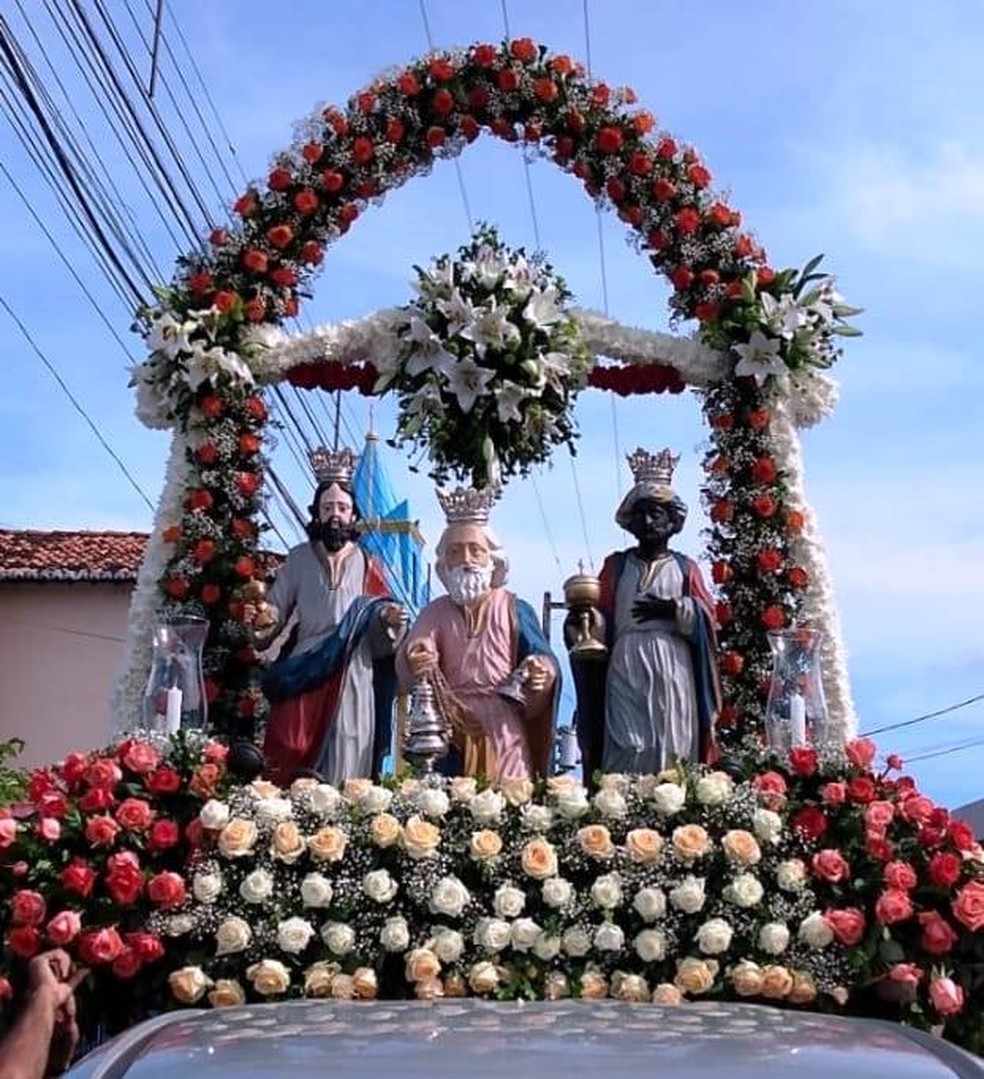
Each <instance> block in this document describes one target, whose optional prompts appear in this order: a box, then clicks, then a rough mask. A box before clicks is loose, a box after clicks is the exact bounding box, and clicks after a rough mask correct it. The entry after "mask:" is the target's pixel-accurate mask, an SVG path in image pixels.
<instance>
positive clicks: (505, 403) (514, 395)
mask: <svg viewBox="0 0 984 1079" xmlns="http://www.w3.org/2000/svg"><path fill="white" fill-rule="evenodd" d="M535 396H536V393H535V391H532V390H528V389H526V388H525V387H524V386H520V385H519V383H517V382H510V381H509V380H508V379H507V380H505V381H504V382H503V383H502V385H501V386H500V387H499V389H498V390H497V391H496V394H495V407H496V412H498V414H499V419H500V420H502V422H503V423H509V422H510V421H512V422H513V423H522V422H523V414H522V413H521V412H520V411H519V406H520V405H521V404H522V403H523V401H525V400H526V398H527V397H535Z"/></svg>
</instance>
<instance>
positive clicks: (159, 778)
mask: <svg viewBox="0 0 984 1079" xmlns="http://www.w3.org/2000/svg"><path fill="white" fill-rule="evenodd" d="M146 786H147V790H148V791H150V793H151V794H174V793H175V791H178V790H180V789H181V776H180V775H179V774H178V773H177V772H176V771H175V770H174V769H173V768H169V767H167V766H166V765H165V766H164V767H163V768H158V769H157V770H156V771H155V772H152V773H151V774H150V775H149V776H147V779H146Z"/></svg>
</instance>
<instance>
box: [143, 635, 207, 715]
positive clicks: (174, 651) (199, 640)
mask: <svg viewBox="0 0 984 1079" xmlns="http://www.w3.org/2000/svg"><path fill="white" fill-rule="evenodd" d="M207 636H208V619H205V618H198V617H196V616H194V615H182V616H175V617H169V618H162V619H161V620H160V621H159V622H158V623H157V625H156V626H155V627H154V633H153V644H154V651H153V655H152V656H151V661H150V677H149V678H148V679H147V690H146V692H145V693H144V701H143V725H144V727H145V728H146V729H147V730H151V731H156V732H157V733H159V734H176V733H177V732H178V731H179V730H203V729H204V727H205V720H206V718H207V716H208V704H207V702H206V699H205V679H204V675H203V673H202V649H203V648H204V647H205V638H206V637H207Z"/></svg>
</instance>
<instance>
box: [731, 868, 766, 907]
mask: <svg viewBox="0 0 984 1079" xmlns="http://www.w3.org/2000/svg"><path fill="white" fill-rule="evenodd" d="M764 894H765V889H764V888H763V887H762V883H761V881H760V880H759V879H758V877H756V876H755V875H754V874H753V873H739V874H738V876H737V877H733V878H732V880H731V883H730V884H728V885H727V886H726V887H725V889H724V891H723V893H722V895H723V896H724V898H725V899H726V900H727V901H728V902H729V903H734V905H735V906H736V907H754V906H756V905H757V904H759V903H760V902H761V901H762V896H763V895H764Z"/></svg>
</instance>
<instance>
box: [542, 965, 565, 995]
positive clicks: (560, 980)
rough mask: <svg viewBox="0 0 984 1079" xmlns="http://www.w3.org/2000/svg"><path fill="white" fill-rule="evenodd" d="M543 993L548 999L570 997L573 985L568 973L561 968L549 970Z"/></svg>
mask: <svg viewBox="0 0 984 1079" xmlns="http://www.w3.org/2000/svg"><path fill="white" fill-rule="evenodd" d="M543 995H544V997H545V998H546V999H547V1000H564V999H565V998H566V997H569V996H570V995H571V987H570V983H569V982H568V981H567V975H566V974H564V973H562V972H561V971H559V970H551V971H548V972H547V975H546V977H545V978H544V979H543Z"/></svg>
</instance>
